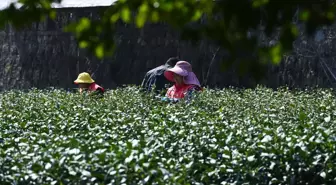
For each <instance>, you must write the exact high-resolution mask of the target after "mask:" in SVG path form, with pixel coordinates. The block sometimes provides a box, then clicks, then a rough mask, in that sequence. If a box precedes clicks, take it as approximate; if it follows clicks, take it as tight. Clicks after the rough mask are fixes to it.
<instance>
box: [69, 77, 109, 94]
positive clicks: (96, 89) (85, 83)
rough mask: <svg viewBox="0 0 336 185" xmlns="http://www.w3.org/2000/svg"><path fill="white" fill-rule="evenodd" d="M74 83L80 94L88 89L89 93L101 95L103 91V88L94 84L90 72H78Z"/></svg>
mask: <svg viewBox="0 0 336 185" xmlns="http://www.w3.org/2000/svg"><path fill="white" fill-rule="evenodd" d="M74 83H75V84H77V85H78V87H79V92H80V93H81V94H82V93H83V92H84V91H88V92H89V93H90V94H96V95H101V96H102V95H103V94H104V92H105V90H104V88H103V87H101V86H99V85H98V84H96V83H95V81H94V80H93V79H92V78H91V76H90V74H89V73H86V72H83V73H80V74H79V75H78V77H77V79H76V80H75V81H74Z"/></svg>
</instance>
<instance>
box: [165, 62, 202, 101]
mask: <svg viewBox="0 0 336 185" xmlns="http://www.w3.org/2000/svg"><path fill="white" fill-rule="evenodd" d="M164 76H165V77H166V78H167V79H168V80H169V81H172V82H175V84H174V85H173V86H172V87H170V88H169V89H168V91H167V93H166V97H167V98H169V99H175V100H180V99H182V98H185V99H187V100H190V98H191V94H192V92H194V91H202V87H201V84H200V83H199V81H198V79H197V77H196V75H195V73H194V72H192V67H191V65H190V64H189V63H188V62H186V61H179V62H177V63H176V65H175V66H174V67H173V68H170V69H167V70H166V71H165V72H164Z"/></svg>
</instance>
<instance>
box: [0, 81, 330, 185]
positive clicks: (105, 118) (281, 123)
mask: <svg viewBox="0 0 336 185" xmlns="http://www.w3.org/2000/svg"><path fill="white" fill-rule="evenodd" d="M0 108H1V112H0V138H1V139H0V184H1V185H6V184H306V183H308V184H322V183H324V184H333V183H335V182H336V181H335V179H336V160H335V151H336V149H335V147H336V138H335V136H336V135H335V131H336V129H335V120H334V117H335V116H336V101H335V95H334V94H333V92H332V91H329V90H314V91H298V92H289V91H287V90H281V89H280V90H278V91H273V90H270V89H266V88H261V87H259V88H256V89H253V90H252V89H248V90H235V89H224V90H206V91H205V92H203V93H202V94H200V95H199V96H198V97H195V99H194V100H193V102H191V103H190V104H186V103H177V104H168V103H166V102H161V101H159V100H157V99H154V98H152V97H151V96H147V95H144V94H141V93H140V92H138V91H137V90H136V88H133V87H128V88H122V89H117V90H113V91H108V92H107V94H106V96H105V97H104V98H103V99H98V100H95V99H92V98H91V99H87V98H85V96H80V95H78V94H73V93H68V92H65V91H62V90H50V91H42V90H30V91H29V92H22V91H8V92H3V93H1V94H0Z"/></svg>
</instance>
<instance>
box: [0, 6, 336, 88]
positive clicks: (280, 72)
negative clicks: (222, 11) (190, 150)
mask: <svg viewBox="0 0 336 185" xmlns="http://www.w3.org/2000/svg"><path fill="white" fill-rule="evenodd" d="M99 9H100V8H99V7H96V8H76V9H75V8H68V9H58V16H57V19H56V20H55V21H51V20H47V21H45V22H42V23H37V24H34V25H32V27H31V28H29V29H25V30H21V31H17V30H13V29H12V28H11V27H10V26H8V27H7V28H6V29H5V30H3V31H1V32H0V40H1V43H2V45H1V46H0V66H1V68H0V75H1V77H2V78H1V79H0V89H12V88H20V89H25V88H31V87H37V88H46V87H50V86H53V87H61V88H71V87H74V84H73V80H74V79H75V78H76V77H77V74H78V73H80V72H82V71H88V72H90V73H93V77H94V79H95V80H96V81H97V82H98V83H99V84H101V85H103V86H104V87H106V88H114V87H116V86H118V85H123V84H140V83H141V81H142V78H143V76H144V74H145V73H146V71H147V70H149V69H151V68H153V67H156V66H158V65H161V64H162V63H164V62H165V61H166V60H167V59H168V58H169V57H171V56H179V57H181V58H182V59H184V60H187V61H189V62H190V63H191V64H192V65H193V68H194V71H195V73H196V74H197V76H198V77H199V79H200V81H201V83H203V84H205V82H206V85H209V86H210V87H226V86H239V87H242V86H244V87H249V86H251V84H252V83H251V80H249V79H246V78H238V77H237V75H236V74H235V73H234V71H225V72H223V71H222V70H221V67H220V66H221V61H222V60H223V59H224V58H225V57H226V56H227V55H228V54H227V53H226V52H225V51H224V50H223V49H219V52H217V50H218V47H217V46H215V45H213V44H211V43H210V42H209V41H201V42H199V43H198V44H197V45H192V44H191V43H187V42H184V41H181V40H180V39H179V35H178V33H176V32H174V31H173V30H171V29H170V28H169V27H168V26H167V25H164V24H152V25H146V26H145V28H144V29H142V30H138V29H136V28H134V27H133V26H131V25H125V24H122V23H120V24H119V25H118V34H117V36H116V38H117V45H118V47H117V50H116V52H115V54H114V55H113V57H110V58H108V59H105V60H103V61H99V60H97V59H96V58H95V57H94V56H93V55H92V54H91V53H88V52H86V51H84V50H81V49H79V48H78V46H77V43H76V41H75V39H74V37H73V36H72V35H71V34H69V33H64V32H62V28H63V27H64V25H66V24H68V23H70V22H71V21H74V20H78V19H79V18H80V17H83V16H85V17H91V18H97V16H98V11H99ZM306 40H307V39H306ZM329 40H330V39H329ZM303 41H304V39H303V40H300V43H302V42H303ZM333 41H334V40H333V39H331V40H330V42H333ZM312 42H314V41H312ZM297 45H298V44H297ZM298 47H301V45H300V46H299V45H298ZM303 47H304V46H303ZM329 49H330V48H329ZM300 51H301V50H298V53H300ZM214 56H215V57H214ZM213 58H214V60H212V59H213ZM326 63H328V65H331V68H332V67H333V66H335V65H333V62H332V61H331V59H330V57H329V58H326ZM326 74H327V73H325V72H324V70H323V69H322V68H321V65H320V62H319V59H318V58H316V57H315V58H306V57H302V56H299V55H298V54H297V53H296V54H294V55H293V56H291V57H289V60H287V61H286V62H285V63H282V64H281V65H280V66H278V67H272V68H271V69H270V70H269V71H268V76H267V77H266V80H265V81H264V82H263V83H264V84H265V85H267V86H270V87H278V86H284V85H289V86H291V87H304V86H306V85H308V86H316V85H319V86H323V87H331V86H333V83H332V80H330V79H329V80H328V76H327V75H326Z"/></svg>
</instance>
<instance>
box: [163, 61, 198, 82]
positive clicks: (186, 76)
mask: <svg viewBox="0 0 336 185" xmlns="http://www.w3.org/2000/svg"><path fill="white" fill-rule="evenodd" d="M174 73H175V74H178V75H180V76H183V81H184V83H185V84H188V85H197V86H199V87H201V84H200V82H199V81H198V79H197V77H196V75H195V73H194V72H192V67H191V65H190V64H189V63H188V62H186V61H179V62H177V63H176V65H175V66H174V67H173V68H170V69H167V70H166V71H165V72H164V76H165V77H166V78H167V79H168V80H169V81H171V82H175V81H174Z"/></svg>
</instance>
